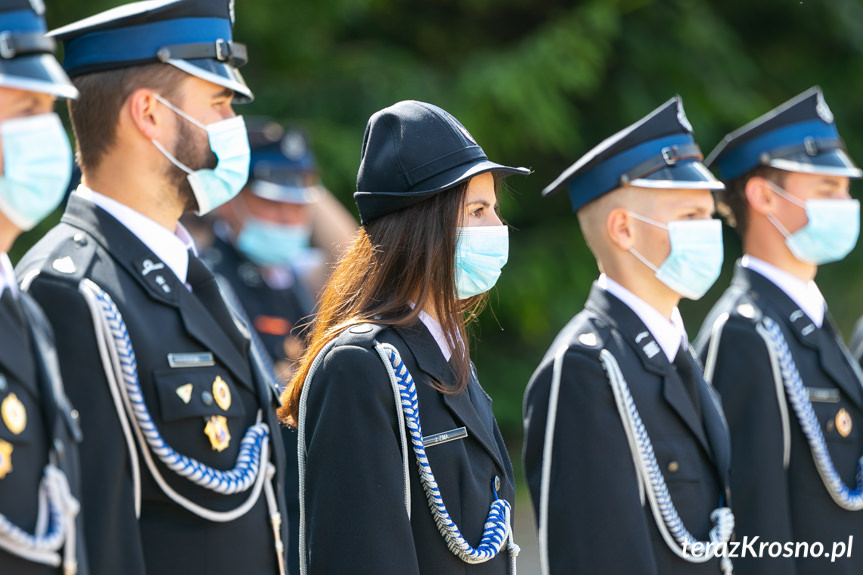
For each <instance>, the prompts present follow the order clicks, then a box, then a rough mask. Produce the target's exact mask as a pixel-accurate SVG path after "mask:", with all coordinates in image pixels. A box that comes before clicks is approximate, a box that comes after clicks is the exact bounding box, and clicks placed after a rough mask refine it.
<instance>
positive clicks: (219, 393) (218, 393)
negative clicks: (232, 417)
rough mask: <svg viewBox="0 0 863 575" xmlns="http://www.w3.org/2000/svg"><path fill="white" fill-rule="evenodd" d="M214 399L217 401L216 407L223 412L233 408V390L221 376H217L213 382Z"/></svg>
mask: <svg viewBox="0 0 863 575" xmlns="http://www.w3.org/2000/svg"><path fill="white" fill-rule="evenodd" d="M213 397H214V398H215V400H216V405H218V406H219V407H221V408H222V410H223V411H228V409H230V408H231V388H230V387H228V384H227V383H225V380H224V379H222V376H221V375H217V376H216V379H214V380H213Z"/></svg>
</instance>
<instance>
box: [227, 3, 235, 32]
mask: <svg viewBox="0 0 863 575" xmlns="http://www.w3.org/2000/svg"><path fill="white" fill-rule="evenodd" d="M228 14H229V15H230V17H231V26H233V25H234V23H235V21H236V19H237V18H236V15H235V13H234V0H229V1H228Z"/></svg>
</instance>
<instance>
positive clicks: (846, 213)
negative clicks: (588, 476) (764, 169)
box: [767, 181, 860, 265]
mask: <svg viewBox="0 0 863 575" xmlns="http://www.w3.org/2000/svg"><path fill="white" fill-rule="evenodd" d="M767 187H768V188H770V189H771V190H773V191H774V192H776V193H777V194H778V195H779V196H781V197H783V198H785V199H786V200H788V201H789V202H791V203H792V204H794V205H796V206H799V207H801V208H803V209H804V210H806V217H807V218H809V223H807V224H806V225H805V226H803V227H802V228H800V229H799V230H797V231H796V232H794V233H793V234H792V233H790V232H789V231H788V230H787V229H785V226H783V225H782V224H781V223H780V222H779V220H777V219H776V217H775V216H774V215H773V214H770V215H769V216H767V219H768V220H769V221H770V223H772V224H773V225H774V226H775V227H776V229H778V230H779V233H781V234H782V235H783V236H785V245H787V246H788V249H789V250H791V253H792V254H794V257H795V258H797V259H798V260H800V261H802V262H807V263H810V264H815V265H821V264H827V263H830V262H835V261H838V260H841V259H842V258H844V257H845V256H847V255H848V253H849V252H850V251H851V250H853V249H854V246H855V245H857V236H858V235H859V234H860V202H859V201H857V200H850V199H849V200H839V199H837V200H806V201H803V200H801V199H799V198H797V197H795V196H792V195H791V194H789V193H788V192H786V191H785V190H783V189H782V188H780V187H779V186H777V185H776V184H774V183H773V182H770V181H767Z"/></svg>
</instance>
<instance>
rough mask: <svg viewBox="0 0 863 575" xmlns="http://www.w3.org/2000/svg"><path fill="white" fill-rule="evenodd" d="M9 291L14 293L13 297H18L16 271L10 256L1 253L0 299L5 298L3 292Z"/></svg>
mask: <svg viewBox="0 0 863 575" xmlns="http://www.w3.org/2000/svg"><path fill="white" fill-rule="evenodd" d="M7 289H8V290H9V291H11V292H12V295H13V296H15V297H18V284H17V283H16V282H15V269H14V268H13V267H12V262H11V261H9V256H8V254H6V252H0V297H3V292H5V291H6V290H7Z"/></svg>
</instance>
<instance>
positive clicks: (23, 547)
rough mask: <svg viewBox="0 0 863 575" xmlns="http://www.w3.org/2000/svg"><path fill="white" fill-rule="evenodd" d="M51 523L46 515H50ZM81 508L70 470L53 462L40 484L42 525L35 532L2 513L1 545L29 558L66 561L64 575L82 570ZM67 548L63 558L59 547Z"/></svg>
mask: <svg viewBox="0 0 863 575" xmlns="http://www.w3.org/2000/svg"><path fill="white" fill-rule="evenodd" d="M46 507H47V525H45V524H44V523H45V522H44V521H42V519H43V518H45V517H46ZM79 510H80V504H79V503H78V500H77V499H75V497H74V496H73V495H72V492H71V490H70V489H69V482H68V480H67V479H66V474H65V473H63V471H61V470H60V469H59V468H57V467H56V466H55V465H54V464H53V463H49V464H48V465H46V466H45V472H44V475H43V476H42V482H41V484H40V485H39V515H38V516H39V518H40V521H38V522H37V523H42V526H41V529H40V528H39V527H37V529H36V534H35V535H31V534H29V533H27V532H25V531H24V530H23V529H21V528H20V527H18V526H17V525H15V524H14V523H12V522H11V521H9V519H7V518H6V517H5V516H4V515H2V514H0V548H2V549H5V550H6V551H8V552H9V553H11V554H13V555H17V556H18V557H21V558H23V559H26V560H28V561H33V562H35V563H42V564H45V565H50V566H51V567H59V566H60V565H61V563H62V565H63V573H64V575H74V574H75V573H76V572H77V571H78V563H77V560H76V558H75V551H76V550H75V517H76V516H77V515H78V511H79ZM64 543H65V548H64V550H63V558H62V559H61V557H60V554H59V553H58V551H59V550H60V547H63V546H64Z"/></svg>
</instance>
